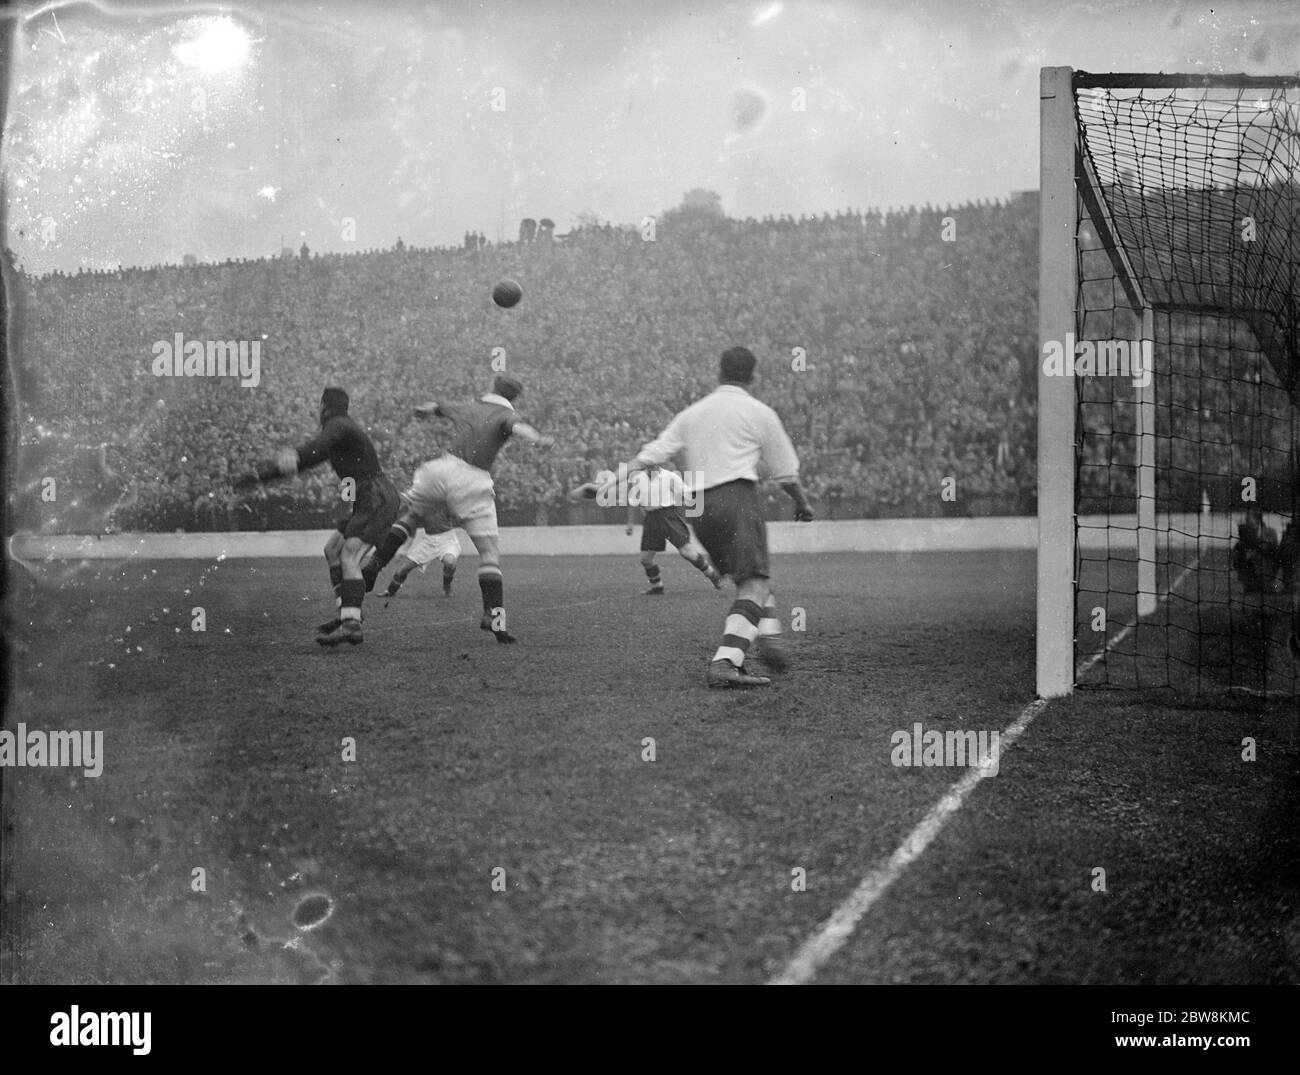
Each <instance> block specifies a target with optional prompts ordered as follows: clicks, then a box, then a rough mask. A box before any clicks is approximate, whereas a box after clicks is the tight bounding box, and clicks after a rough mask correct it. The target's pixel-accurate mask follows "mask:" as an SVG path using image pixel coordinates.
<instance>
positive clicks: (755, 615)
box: [713, 601, 763, 668]
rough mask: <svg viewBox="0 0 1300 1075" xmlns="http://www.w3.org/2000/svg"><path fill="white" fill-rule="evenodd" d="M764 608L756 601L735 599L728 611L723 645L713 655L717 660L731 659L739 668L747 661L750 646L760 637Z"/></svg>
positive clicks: (723, 630) (723, 632) (723, 633)
mask: <svg viewBox="0 0 1300 1075" xmlns="http://www.w3.org/2000/svg"><path fill="white" fill-rule="evenodd" d="M762 618H763V610H762V609H761V608H760V607H759V606H758V604H757V602H754V601H735V602H733V603H732V605H731V609H730V611H729V612H728V613H727V622H726V625H725V626H724V627H723V629H722V645H720V646H719V647H718V652H717V653H715V654H714V655H713V659H714V660H715V661H730V662H731V663H732V664H734V665H735V666H736V667H737V668H739V667H740V666H741V665H743V664H744V663H745V656H746V655H747V654H748V653H749V647H750V645H751V644H752V643H753V641H754V639H755V638H757V637H758V624H759V621H760V620H762Z"/></svg>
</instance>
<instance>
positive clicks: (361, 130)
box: [0, 0, 1300, 273]
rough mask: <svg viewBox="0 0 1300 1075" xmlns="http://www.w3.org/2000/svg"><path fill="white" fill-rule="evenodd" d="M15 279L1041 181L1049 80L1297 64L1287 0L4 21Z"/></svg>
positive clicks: (968, 193)
mask: <svg viewBox="0 0 1300 1075" xmlns="http://www.w3.org/2000/svg"><path fill="white" fill-rule="evenodd" d="M7 17H9V18H11V19H13V20H15V27H14V29H15V34H14V38H13V46H12V53H11V63H10V68H9V71H8V72H7V75H6V77H7V78H8V79H9V110H8V114H7V115H6V117H5V129H4V142H3V146H2V147H0V174H2V175H3V180H4V200H5V208H6V230H7V236H6V245H7V246H8V247H9V248H10V249H12V250H14V251H15V253H16V254H17V255H18V257H19V261H20V263H21V264H22V265H23V267H24V268H25V269H27V271H29V272H36V273H42V272H48V271H52V270H54V269H62V270H64V271H73V270H76V269H77V268H78V267H82V266H84V267H90V268H107V267H114V266H118V265H125V266H130V265H148V264H155V263H159V262H164V263H178V262H180V261H181V260H182V258H183V257H184V256H185V255H193V256H195V257H197V258H198V259H199V260H202V261H216V260H223V259H225V258H228V257H263V256H272V255H274V254H276V253H278V252H279V251H280V249H281V247H282V244H283V245H287V246H290V247H293V248H295V249H296V248H297V247H298V246H299V245H301V244H302V243H304V242H305V243H307V245H308V246H309V247H310V248H311V249H312V250H317V251H335V252H349V251H358V250H363V249H372V248H376V247H391V246H392V245H393V243H394V242H395V241H396V240H397V238H398V237H399V236H400V237H401V238H402V239H403V240H404V241H405V242H406V243H407V245H415V246H438V245H459V244H460V243H461V241H462V238H463V236H464V233H465V232H466V231H471V230H472V231H478V232H482V233H484V234H485V235H486V236H487V237H488V239H489V240H494V241H495V240H496V239H497V238H498V237H499V236H500V235H502V234H504V237H505V238H507V239H513V238H514V237H515V235H516V234H517V232H518V226H519V220H520V219H521V218H522V217H526V216H527V217H533V218H542V217H550V218H551V219H552V220H554V221H555V222H556V225H557V227H556V231H557V232H560V233H563V232H564V231H566V230H568V228H569V227H570V226H572V225H573V223H574V221H575V219H576V218H577V217H578V216H579V214H595V215H596V216H598V217H600V218H601V219H603V220H608V221H610V222H613V223H623V224H633V223H638V222H640V221H641V220H642V219H643V218H644V217H645V216H647V215H650V216H653V215H657V214H659V213H661V212H662V211H663V210H665V209H668V208H671V207H672V206H675V205H677V204H679V203H680V202H681V199H682V195H683V193H684V192H685V191H687V190H689V189H692V188H695V187H703V188H705V189H708V190H713V191H716V192H718V193H719V194H720V195H721V198H722V206H723V209H724V211H725V212H726V213H727V214H728V215H729V216H735V217H747V216H755V217H762V216H765V215H768V214H786V213H789V214H792V215H796V216H797V215H799V214H802V213H822V212H834V211H836V210H838V209H844V208H849V207H856V208H861V209H865V208H868V207H880V208H889V207H902V206H909V205H925V204H927V203H929V204H932V205H936V206H947V205H956V204H960V203H963V202H967V201H973V200H979V199H1005V198H1007V197H1008V196H1009V195H1010V194H1011V193H1012V192H1015V191H1020V190H1032V189H1036V188H1037V186H1038V72H1039V69H1040V68H1041V67H1043V66H1051V65H1068V66H1073V67H1075V68H1079V69H1083V70H1089V71H1144V72H1150V71H1166V72H1173V71H1188V72H1214V71H1219V72H1224V71H1227V72H1239V71H1244V72H1246V73H1248V74H1274V75H1276V74H1288V75H1295V74H1297V73H1300V4H1296V3H1295V2H1294V0H1241V2H1232V0H1217V2H1215V3H1214V4H1213V6H1211V4H1208V3H1183V2H1177V0H1167V2H1150V3H1148V2H1143V0H1123V2H1112V0H1093V2H1069V0H1064V2H1062V0H1006V2H980V0H973V2H957V0H914V2H908V0H890V2H877V0H824V2H809V3H797V2H776V0H746V2H710V0H700V2H695V3H687V2H678V0H662V2H659V0H656V2H654V3H650V2H646V0H605V2H601V3H595V2H590V0H559V2H556V0H528V2H522V3H515V2H512V0H493V2H490V3H476V2H455V3H436V2H430V3H413V2H396V0H393V2H389V0H369V2H364V3H363V2H348V3H308V2H293V0H282V2H262V3H259V2H254V3H251V4H247V5H239V4H220V5H218V4H206V3H185V4H164V3H140V2H136V3H133V4H129V5H115V4H109V3H102V2H96V3H93V4H92V3H67V4H64V3H46V4H41V5H36V4H28V5H25V6H22V5H20V6H19V7H18V9H17V10H16V11H15V10H13V9H11V10H10V11H9V12H8V15H7Z"/></svg>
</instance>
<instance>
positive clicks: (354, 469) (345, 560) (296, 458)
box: [234, 388, 401, 647]
mask: <svg viewBox="0 0 1300 1075" xmlns="http://www.w3.org/2000/svg"><path fill="white" fill-rule="evenodd" d="M326 461H328V462H329V464H330V466H332V467H333V468H334V473H335V474H337V475H338V476H339V479H340V480H341V481H342V482H343V483H344V488H343V495H344V498H345V499H351V501H352V514H351V515H349V516H348V517H347V518H346V519H344V520H343V521H342V522H340V523H339V525H338V529H337V530H336V531H335V532H334V533H333V534H331V535H330V539H329V541H327V542H326V543H325V561H326V563H327V564H328V565H329V572H330V585H331V587H333V590H334V597H335V600H336V601H337V602H338V618H337V619H335V620H332V621H330V622H329V623H326V624H322V625H321V627H320V630H319V633H318V635H317V638H316V641H317V642H319V643H320V644H321V645H322V646H330V647H333V646H337V645H339V644H340V643H342V642H348V643H350V644H352V645H356V644H357V643H359V642H360V641H361V602H362V600H363V599H364V598H365V595H366V584H365V582H364V581H363V580H362V575H361V561H362V560H363V559H364V557H365V554H366V552H367V551H368V550H369V549H370V548H371V546H373V545H375V544H377V543H378V542H379V541H380V540H382V539H383V537H384V536H385V535H386V534H387V533H388V528H389V527H390V526H392V524H393V520H394V519H396V518H397V512H398V509H399V508H400V506H401V501H400V498H399V497H398V494H397V489H396V487H395V486H394V485H393V483H392V482H391V481H390V480H389V479H388V478H387V477H386V476H385V474H384V472H383V470H382V469H381V468H380V466H379V456H378V455H377V454H376V452H375V445H374V442H373V441H372V440H371V439H370V436H369V434H367V433H366V431H365V430H364V429H362V428H361V426H360V425H359V424H358V423H357V422H356V421H355V420H354V419H352V418H350V417H349V416H348V394H347V393H346V392H345V391H343V389H341V388H327V389H325V391H324V392H323V393H322V394H321V399H320V432H318V433H317V434H316V436H314V437H312V439H311V440H309V441H308V442H307V443H306V444H304V445H302V447H300V448H284V449H282V450H281V451H279V452H277V453H276V456H275V458H274V459H271V460H268V461H266V462H263V463H261V464H259V465H258V467H257V470H256V472H255V473H252V474H247V475H245V476H244V477H242V478H239V479H238V480H236V481H235V483H234V486H235V488H236V489H237V490H245V489H251V488H253V487H254V486H256V485H257V484H258V483H260V482H268V481H275V480H276V479H277V478H288V477H292V476H294V475H295V474H300V473H301V472H302V471H304V470H309V469H311V468H312V467H314V466H319V465H320V464H321V463H324V462H326Z"/></svg>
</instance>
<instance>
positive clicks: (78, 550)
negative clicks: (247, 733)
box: [9, 515, 1278, 561]
mask: <svg viewBox="0 0 1300 1075" xmlns="http://www.w3.org/2000/svg"><path fill="white" fill-rule="evenodd" d="M1079 524H1080V527H1081V529H1080V540H1081V543H1082V545H1083V547H1084V548H1091V549H1106V548H1110V549H1120V548H1126V547H1129V546H1134V547H1135V546H1136V544H1137V518H1136V516H1110V517H1108V518H1090V517H1083V518H1080V519H1079ZM1234 525H1235V517H1233V516H1228V515H1170V516H1161V517H1159V518H1158V519H1157V521H1156V527H1157V531H1158V532H1159V535H1158V539H1157V540H1158V542H1159V543H1160V544H1161V545H1164V544H1166V543H1168V544H1170V545H1173V546H1176V547H1180V548H1181V547H1188V546H1195V545H1196V544H1197V541H1198V540H1200V541H1206V540H1208V541H1226V540H1230V539H1231V537H1232V536H1233V532H1234V531H1233V526H1234ZM1273 525H1274V526H1277V525H1278V520H1273ZM329 534H330V531H328V530H273V531H267V532H265V533H250V532H243V531H237V532H231V533H193V534H192V533H183V534H99V535H77V534H49V535H40V534H19V535H16V536H14V537H13V538H11V539H10V545H9V550H10V555H11V556H12V557H13V558H14V559H17V560H26V561H31V560H126V559H131V558H133V557H140V558H144V559H159V560H167V559H185V558H195V559H216V558H217V557H220V556H225V557H230V558H251V557H303V556H310V557H316V556H320V553H321V547H322V546H323V545H324V544H325V539H326V538H327V537H328V536H329ZM457 534H458V535H459V536H460V539H461V544H462V545H463V546H464V547H465V551H466V552H467V553H470V554H472V553H473V546H472V545H471V544H470V542H469V539H468V538H467V537H466V536H465V534H464V533H462V532H461V531H457ZM768 537H769V541H770V545H771V550H772V552H774V553H817V552H976V551H1009V550H1016V549H1033V548H1035V547H1036V546H1037V542H1038V520H1037V519H1036V518H1035V517H1033V516H1022V517H998V518H982V519H858V520H854V519H834V520H827V521H825V522H814V523H793V522H789V523H769V524H768ZM639 541H640V537H639V533H638V532H634V533H633V535H632V536H631V537H628V536H627V535H626V534H625V533H624V532H623V527H621V526H603V525H602V526H517V527H503V528H502V530H501V548H502V551H503V552H504V553H505V554H506V555H510V556H628V555H635V553H636V551H637V548H638V546H639Z"/></svg>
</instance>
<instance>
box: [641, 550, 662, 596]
mask: <svg viewBox="0 0 1300 1075" xmlns="http://www.w3.org/2000/svg"><path fill="white" fill-rule="evenodd" d="M641 567H642V568H644V569H645V577H646V580H647V581H648V582H649V583H650V589H648V590H646V591H644V592H645V593H646V594H647V595H649V596H652V597H658V596H661V595H662V594H663V592H664V577H663V575H662V574H660V571H659V565H658V564H656V563H655V554H654V553H652V552H643V553H642V554H641Z"/></svg>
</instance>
